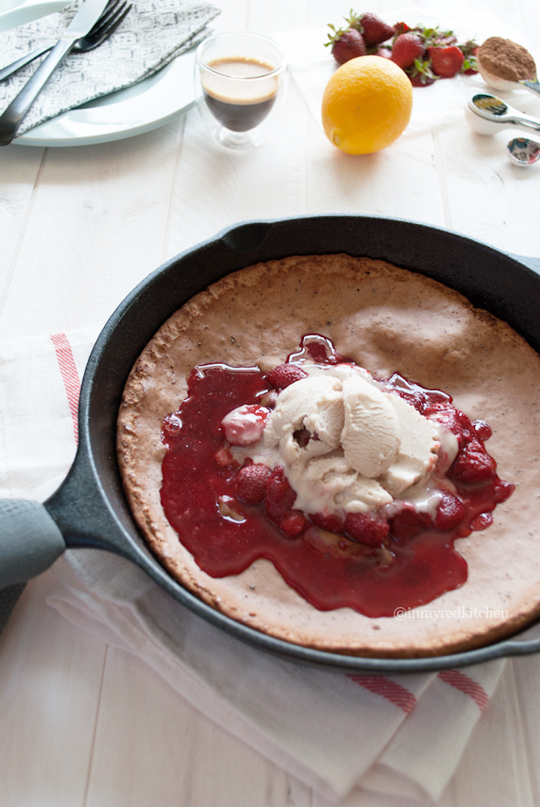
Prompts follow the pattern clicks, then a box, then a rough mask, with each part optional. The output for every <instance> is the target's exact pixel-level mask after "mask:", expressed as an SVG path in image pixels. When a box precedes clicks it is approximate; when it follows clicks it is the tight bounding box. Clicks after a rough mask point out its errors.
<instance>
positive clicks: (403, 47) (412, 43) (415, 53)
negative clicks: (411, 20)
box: [392, 34, 424, 69]
mask: <svg viewBox="0 0 540 807" xmlns="http://www.w3.org/2000/svg"><path fill="white" fill-rule="evenodd" d="M423 53H424V40H423V39H422V37H420V36H418V34H400V35H399V36H398V37H397V38H396V39H395V40H394V45H393V47H392V61H393V62H395V63H396V64H397V66H398V67H401V68H403V69H405V68H406V67H412V66H413V64H414V62H415V60H416V59H420V57H421V56H422V55H423Z"/></svg>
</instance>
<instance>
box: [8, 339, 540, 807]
mask: <svg viewBox="0 0 540 807" xmlns="http://www.w3.org/2000/svg"><path fill="white" fill-rule="evenodd" d="M96 336H97V331H96V329H87V330H84V331H78V332H74V333H71V334H69V335H66V334H53V335H51V336H44V337H39V338H31V339H27V340H17V341H16V342H10V343H4V344H2V345H0V498H5V497H19V498H27V499H38V500H43V499H45V498H47V497H48V495H50V494H51V493H53V492H54V490H56V488H57V487H58V486H59V485H60V483H61V482H62V480H63V478H64V476H65V473H66V472H67V470H68V469H69V467H70V465H71V463H72V461H73V458H74V455H75V447H76V442H77V437H78V434H77V401H78V391H79V385H80V378H81V377H82V373H83V370H84V366H85V364H86V361H87V358H88V355H89V352H90V349H91V346H92V344H93V341H94V339H95V338H96ZM35 401H39V402H40V405H39V406H38V407H36V406H35ZM54 571H55V573H56V577H57V586H56V588H55V589H54V591H53V592H52V594H51V596H50V599H49V602H50V604H51V605H53V606H54V607H55V608H56V609H57V610H58V611H59V612H60V613H61V614H62V615H63V616H64V617H65V618H66V619H68V620H69V621H70V622H72V623H73V624H75V625H78V626H79V627H80V628H81V629H83V630H86V631H88V632H90V633H92V634H93V635H94V636H97V637H99V638H100V639H102V640H103V641H106V642H108V643H110V644H113V645H115V646H116V647H120V648H122V649H124V650H127V651H129V652H131V653H133V654H135V655H137V656H138V657H139V658H141V659H143V660H144V661H145V662H146V663H147V664H148V665H149V666H150V667H151V668H152V669H153V670H154V671H155V672H156V673H157V674H158V675H160V676H161V677H162V678H163V679H164V680H166V681H168V682H169V683H170V685H171V686H172V687H173V688H174V689H175V690H176V691H177V692H178V694H179V696H181V697H183V698H185V699H186V700H188V701H189V703H191V704H192V705H193V706H194V707H195V708H197V709H199V710H200V711H201V712H202V713H203V714H205V715H206V716H207V717H208V718H210V719H212V720H213V721H215V722H216V723H217V724H218V725H220V726H222V727H223V728H225V729H226V730H227V731H229V732H230V733H231V734H233V735H235V736H236V737H238V738H240V739H242V741H243V742H245V743H247V744H249V745H250V746H251V747H252V748H254V749H256V750H257V751H258V752H259V753H261V754H262V755H264V756H265V757H266V758H268V759H270V760H271V761H272V762H274V763H275V764H276V765H278V766H280V767H281V768H283V769H284V770H286V771H288V772H289V773H291V774H293V775H294V776H296V777H297V778H298V779H300V780H301V781H303V782H305V783H306V784H307V785H309V786H310V787H312V788H313V789H314V791H315V793H316V794H317V796H316V797H315V801H314V802H313V803H314V805H315V804H316V805H317V807H328V805H329V804H333V805H335V803H336V801H338V802H339V803H340V804H341V806H342V807H379V806H380V807H389V805H390V804H391V805H399V807H405V805H407V807H413V805H430V804H432V803H433V801H435V800H437V799H438V798H439V797H440V796H441V793H442V792H443V790H444V788H445V786H446V784H447V782H448V781H449V780H450V778H451V777H452V774H453V772H454V771H455V769H456V767H457V765H458V762H459V759H460V756H461V754H462V753H463V750H464V749H465V747H466V745H467V743H468V742H469V739H470V737H471V735H472V733H473V730H474V728H475V726H476V725H477V724H478V721H479V720H481V719H482V713H483V712H484V711H486V710H487V709H489V708H490V707H489V704H490V701H491V700H492V696H493V695H494V693H495V690H496V687H497V684H498V681H499V678H500V676H501V673H502V671H503V669H504V667H505V665H506V664H508V662H506V661H504V660H496V661H492V662H490V663H487V664H482V665H477V666H474V667H468V668H466V669H463V670H457V669H456V670H445V671H443V672H440V673H430V674H415V675H392V676H390V675H380V676H374V675H362V674H358V675H356V674H355V675H345V674H343V673H337V672H330V671H326V670H318V669H313V668H310V667H306V666H302V665H297V664H294V663H292V662H288V661H282V660H280V659H278V658H274V657H272V656H270V655H268V654H267V653H264V652H262V651H260V650H258V649H257V648H254V647H250V646H249V645H247V644H244V643H243V642H240V641H238V640H237V639H235V638H233V637H231V636H229V635H227V634H225V633H224V632H223V631H221V630H219V629H218V628H216V627H214V626H213V625H210V624H208V623H207V622H205V621H204V620H202V619H201V618H200V617H198V616H197V615H195V614H193V613H191V612H190V611H188V610H187V609H185V608H183V607H182V606H181V605H180V604H179V603H178V602H176V601H175V600H173V599H172V598H171V597H169V596H168V595H167V594H165V592H163V591H162V590H161V589H160V588H158V587H157V586H156V585H155V584H154V583H153V581H152V580H151V579H150V578H149V577H147V576H146V575H144V574H143V573H142V572H141V571H140V570H139V569H138V568H136V567H135V566H134V565H133V564H130V563H128V562H127V561H125V560H124V559H122V558H118V557H115V556H114V555H111V554H109V553H107V552H101V551H99V550H93V549H74V550H69V551H68V552H67V553H66V555H65V556H64V558H62V559H60V560H59V561H58V562H57V563H56V564H55V567H54ZM4 593H5V596H6V598H7V599H9V600H10V604H12V602H13V597H12V596H11V595H12V594H13V592H11V593H10V592H4ZM2 594H3V592H0V611H1V603H2ZM539 658H540V657H539ZM441 727H443V728H444V730H441Z"/></svg>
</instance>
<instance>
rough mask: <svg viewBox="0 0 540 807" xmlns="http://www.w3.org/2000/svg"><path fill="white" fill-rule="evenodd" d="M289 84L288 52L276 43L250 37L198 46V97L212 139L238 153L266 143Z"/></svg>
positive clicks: (214, 39)
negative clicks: (267, 128) (272, 117)
mask: <svg viewBox="0 0 540 807" xmlns="http://www.w3.org/2000/svg"><path fill="white" fill-rule="evenodd" d="M286 82H287V62H286V59H285V54H284V53H283V51H282V50H281V48H280V47H279V45H277V43H276V42H274V41H273V40H271V39H269V38H268V37H265V36H260V35H259V34H250V33H228V34H218V35H216V36H212V37H209V38H208V39H205V40H204V42H201V44H200V45H199V47H198V48H197V57H196V60H195V98H196V100H197V104H198V106H199V110H200V112H201V115H202V117H203V120H204V122H205V124H206V126H207V128H208V130H209V131H210V134H211V135H212V137H213V138H214V139H215V140H216V141H217V142H218V143H221V145H223V146H226V147H228V148H233V149H248V148H253V147H254V146H258V145H259V144H260V143H261V141H262V135H263V130H264V128H265V124H266V122H267V119H268V116H269V115H270V113H272V114H275V110H276V108H277V107H278V106H279V105H280V104H281V102H282V100H283V97H284V94H285V89H286Z"/></svg>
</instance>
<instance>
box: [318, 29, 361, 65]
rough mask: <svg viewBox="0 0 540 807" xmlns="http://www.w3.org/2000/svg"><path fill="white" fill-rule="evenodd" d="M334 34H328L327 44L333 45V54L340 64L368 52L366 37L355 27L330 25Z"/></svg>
mask: <svg viewBox="0 0 540 807" xmlns="http://www.w3.org/2000/svg"><path fill="white" fill-rule="evenodd" d="M328 27H329V28H331V29H332V30H333V32H334V33H333V34H328V40H329V41H328V42H325V45H326V46H328V45H331V46H332V56H333V57H334V59H335V60H336V62H337V63H338V64H345V62H348V61H350V60H351V59H356V58H357V57H358V56H365V55H366V53H367V50H366V43H365V42H364V37H363V36H362V34H361V33H359V32H358V31H355V30H354V28H338V29H337V30H336V29H335V28H334V26H333V25H329V26H328Z"/></svg>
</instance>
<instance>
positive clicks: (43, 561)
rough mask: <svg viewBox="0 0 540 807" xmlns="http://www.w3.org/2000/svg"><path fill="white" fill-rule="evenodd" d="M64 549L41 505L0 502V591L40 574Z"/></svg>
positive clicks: (2, 500) (23, 500)
mask: <svg viewBox="0 0 540 807" xmlns="http://www.w3.org/2000/svg"><path fill="white" fill-rule="evenodd" d="M65 548H66V544H65V542H64V539H63V537H62V533H61V532H60V530H59V528H58V527H57V525H56V523H55V522H54V521H53V519H52V518H51V516H50V515H49V513H48V512H47V510H46V509H45V507H44V506H43V505H42V504H40V503H39V502H32V501H28V500H26V499H1V500H0V589H2V588H5V587H6V586H11V585H13V584H14V583H23V582H25V581H26V580H30V579H31V578H32V577H36V576H37V575H38V574H41V573H42V572H44V571H45V570H46V569H48V568H49V566H52V564H53V563H54V561H55V560H56V559H57V558H58V557H60V555H61V554H62V553H63V552H64V550H65Z"/></svg>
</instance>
